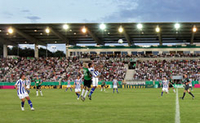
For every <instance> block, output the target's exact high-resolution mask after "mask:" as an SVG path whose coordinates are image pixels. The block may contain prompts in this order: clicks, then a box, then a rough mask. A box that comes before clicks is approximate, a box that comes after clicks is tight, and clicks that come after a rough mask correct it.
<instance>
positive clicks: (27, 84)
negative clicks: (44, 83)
mask: <svg viewBox="0 0 200 123" xmlns="http://www.w3.org/2000/svg"><path fill="white" fill-rule="evenodd" d="M25 81H26V91H27V92H28V94H29V93H30V88H31V80H30V79H28V77H27V78H26V80H25Z"/></svg>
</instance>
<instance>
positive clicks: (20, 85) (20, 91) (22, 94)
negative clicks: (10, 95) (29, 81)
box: [15, 74, 34, 111]
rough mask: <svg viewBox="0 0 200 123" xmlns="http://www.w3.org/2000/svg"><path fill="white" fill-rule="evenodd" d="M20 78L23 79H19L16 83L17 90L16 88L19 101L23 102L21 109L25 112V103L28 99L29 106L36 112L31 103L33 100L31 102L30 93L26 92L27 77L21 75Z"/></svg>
mask: <svg viewBox="0 0 200 123" xmlns="http://www.w3.org/2000/svg"><path fill="white" fill-rule="evenodd" d="M20 78H21V79H19V80H18V81H17V82H16V83H15V88H16V90H17V95H18V97H19V99H20V100H21V101H22V102H21V109H22V111H24V102H25V98H26V100H28V104H29V105H30V107H31V110H32V111H34V108H33V105H32V102H31V100H30V98H29V95H28V93H27V92H26V90H25V82H26V81H25V79H26V77H25V75H24V74H21V75H20Z"/></svg>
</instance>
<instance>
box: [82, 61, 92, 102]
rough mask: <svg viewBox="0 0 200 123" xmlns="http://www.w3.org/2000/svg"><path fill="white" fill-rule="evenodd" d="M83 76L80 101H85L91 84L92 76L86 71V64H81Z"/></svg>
mask: <svg viewBox="0 0 200 123" xmlns="http://www.w3.org/2000/svg"><path fill="white" fill-rule="evenodd" d="M88 65H91V63H89V64H88ZM83 74H84V86H83V90H82V93H81V100H82V101H85V97H86V96H87V94H88V92H89V91H90V88H91V84H92V75H91V74H90V71H89V70H88V66H87V64H86V63H84V64H83ZM85 91H86V92H85ZM84 92H85V95H84ZM83 95H84V96H83Z"/></svg>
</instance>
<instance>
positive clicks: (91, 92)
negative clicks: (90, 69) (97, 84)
mask: <svg viewBox="0 0 200 123" xmlns="http://www.w3.org/2000/svg"><path fill="white" fill-rule="evenodd" d="M94 90H95V88H92V89H91V91H90V94H89V96H91V95H92V94H93V92H94Z"/></svg>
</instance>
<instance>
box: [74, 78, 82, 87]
mask: <svg viewBox="0 0 200 123" xmlns="http://www.w3.org/2000/svg"><path fill="white" fill-rule="evenodd" d="M81 84H82V80H81V79H76V80H75V88H76V89H81Z"/></svg>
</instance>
